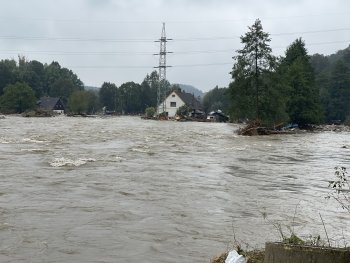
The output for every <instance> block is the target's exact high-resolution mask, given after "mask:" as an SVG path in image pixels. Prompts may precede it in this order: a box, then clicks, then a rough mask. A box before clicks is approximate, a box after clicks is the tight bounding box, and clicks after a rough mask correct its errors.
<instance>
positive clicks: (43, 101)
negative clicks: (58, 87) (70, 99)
mask: <svg viewBox="0 0 350 263" xmlns="http://www.w3.org/2000/svg"><path fill="white" fill-rule="evenodd" d="M60 100H61V99H60V98H52V97H41V98H40V101H39V106H40V108H43V109H45V110H53V109H54V108H55V106H56V105H57V103H58V102H60Z"/></svg>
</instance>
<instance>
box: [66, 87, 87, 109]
mask: <svg viewBox="0 0 350 263" xmlns="http://www.w3.org/2000/svg"><path fill="white" fill-rule="evenodd" d="M68 108H69V111H70V112H72V113H76V114H85V113H87V109H88V101H87V97H86V93H85V91H81V90H77V91H74V92H73V93H72V94H71V95H70V96H69V99H68Z"/></svg>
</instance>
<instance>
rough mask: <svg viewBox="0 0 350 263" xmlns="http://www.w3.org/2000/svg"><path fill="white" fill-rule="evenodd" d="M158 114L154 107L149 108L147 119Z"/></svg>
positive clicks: (146, 111)
mask: <svg viewBox="0 0 350 263" xmlns="http://www.w3.org/2000/svg"><path fill="white" fill-rule="evenodd" d="M155 113H156V109H155V108H154V107H148V108H146V110H145V114H146V117H147V118H152V117H154V114H155Z"/></svg>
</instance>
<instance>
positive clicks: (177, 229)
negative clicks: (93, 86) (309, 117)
mask: <svg viewBox="0 0 350 263" xmlns="http://www.w3.org/2000/svg"><path fill="white" fill-rule="evenodd" d="M237 129H238V126H237V125H234V124H222V123H196V122H171V121H169V122H167V121H146V120H141V119H140V118H137V117H108V118H72V117H71V118H70V117H63V116H62V117H55V118H22V117H17V116H6V118H5V119H0V262H2V263H5V262H16V263H17V262H33V263H34V262H35V263H39V262H45V263H46V262H62V263H63V262H134V263H139V262H140V263H141V262H142V263H145V262H209V261H210V258H212V257H213V256H215V255H216V254H218V253H220V252H224V251H226V250H227V249H228V248H230V247H231V246H232V243H233V241H234V239H237V240H238V241H239V242H240V243H241V244H243V245H246V244H248V245H249V247H250V248H259V247H263V245H264V242H265V241H271V240H279V233H278V231H277V230H276V228H275V227H274V226H273V225H276V224H281V225H282V228H283V232H284V233H285V234H286V235H288V234H290V232H289V231H290V230H294V232H295V233H296V234H297V235H300V236H302V237H304V238H308V236H309V235H312V236H313V237H315V236H317V235H321V238H323V239H325V231H324V226H323V225H322V221H321V219H320V214H321V216H322V218H323V220H324V222H325V227H326V229H327V232H328V236H329V237H330V239H331V241H332V242H334V243H335V244H338V245H343V243H344V242H345V241H344V239H347V240H348V242H349V239H350V216H349V214H348V213H346V212H345V211H343V210H342V209H341V208H340V207H339V205H338V204H337V203H336V202H335V201H333V200H327V199H325V197H326V196H327V193H328V192H329V189H328V188H327V186H328V181H329V180H332V179H333V176H334V167H335V166H339V165H342V166H346V167H348V168H349V169H350V167H349V161H350V147H349V146H350V133H346V132H342V133H336V132H321V133H302V134H295V135H281V136H280V135H277V136H266V137H241V136H238V135H236V133H235V130H237ZM344 146H345V147H344ZM263 214H266V215H267V218H266V219H264V217H263ZM288 228H289V230H288ZM347 245H348V246H349V245H350V244H349V243H348V244H347Z"/></svg>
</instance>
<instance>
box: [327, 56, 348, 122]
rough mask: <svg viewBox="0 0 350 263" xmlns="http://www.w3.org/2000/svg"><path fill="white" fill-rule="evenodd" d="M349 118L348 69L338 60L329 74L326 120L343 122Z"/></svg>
mask: <svg viewBox="0 0 350 263" xmlns="http://www.w3.org/2000/svg"><path fill="white" fill-rule="evenodd" d="M347 117H350V68H349V67H347V66H346V65H345V63H344V62H343V61H342V60H338V61H337V63H336V64H335V65H334V67H333V70H332V72H331V77H330V82H329V104H328V108H327V119H328V120H329V121H332V120H340V121H342V122H344V121H345V120H346V118H347Z"/></svg>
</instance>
